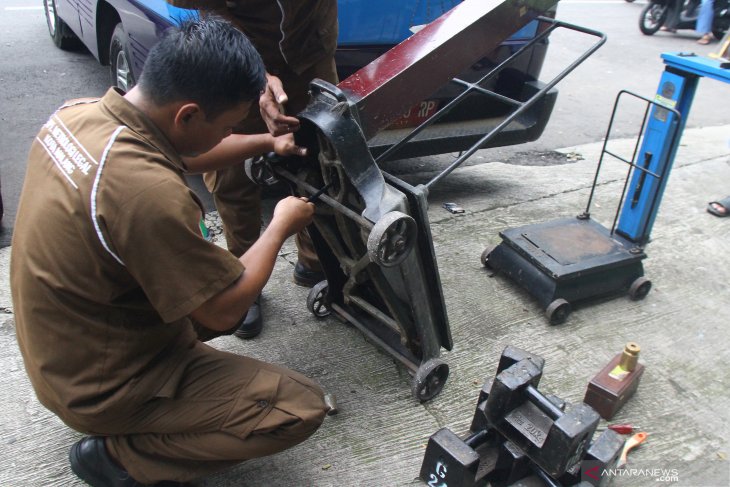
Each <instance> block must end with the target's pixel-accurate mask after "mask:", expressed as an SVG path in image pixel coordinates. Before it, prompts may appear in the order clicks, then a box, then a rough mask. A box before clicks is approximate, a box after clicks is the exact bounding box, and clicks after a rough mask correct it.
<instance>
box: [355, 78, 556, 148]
mask: <svg viewBox="0 0 730 487" xmlns="http://www.w3.org/2000/svg"><path fill="white" fill-rule="evenodd" d="M544 86H545V85H544V84H543V83H542V82H540V81H533V82H528V83H525V84H524V85H523V89H522V93H521V94H520V100H527V99H529V98H530V97H531V96H532V95H533V94H534V93H536V92H537V91H539V90H540V89H541V88H543V87H544ZM557 96H558V90H557V89H555V88H553V89H551V90H550V91H548V92H547V93H546V94H545V96H543V97H542V98H541V99H540V100H538V101H537V102H536V103H535V104H534V105H532V106H531V107H530V108H529V109H528V110H527V111H525V113H523V114H522V115H521V116H520V117H518V118H517V119H515V120H514V121H513V122H512V123H511V124H509V125H508V126H507V127H505V128H503V129H502V130H501V131H500V132H499V133H497V134H495V135H494V136H493V137H492V138H491V139H489V140H488V141H487V142H486V143H485V144H484V146H483V147H481V148H482V149H486V148H489V147H502V146H507V145H516V144H522V143H525V142H531V141H534V140H537V139H538V138H539V137H540V135H542V132H543V131H544V130H545V126H546V125H547V122H548V120H549V119H550V114H551V113H552V111H553V107H554V106H555V101H556V100H557ZM508 115H509V113H507V114H506V115H504V116H497V117H490V118H482V119H476V120H466V121H454V122H446V123H435V124H433V125H432V126H430V127H428V128H426V129H424V130H423V131H422V132H421V133H419V134H418V135H417V136H416V137H415V138H414V139H413V140H411V141H410V142H408V144H406V145H405V146H403V147H402V148H401V149H399V150H398V151H397V152H396V153H394V154H393V155H392V157H389V159H390V160H393V159H405V158H410V157H423V156H430V155H436V154H445V153H449V152H461V151H465V150H468V149H469V148H471V147H472V146H474V145H475V144H477V143H478V142H479V141H480V140H481V139H482V138H483V137H484V136H485V135H486V134H488V133H489V132H490V131H491V130H492V129H494V128H495V127H497V126H498V125H499V124H500V123H502V121H503V120H504V119H505V118H506V117H507V116H508ZM412 130H413V129H412V128H404V129H390V130H384V131H382V132H380V133H379V134H377V135H376V136H375V137H373V138H372V139H370V140H369V141H368V146H369V147H370V150H371V152H372V153H373V155H375V156H376V157H377V156H378V155H379V154H381V153H383V152H384V151H385V150H387V149H388V148H389V147H390V146H392V145H394V144H396V143H397V142H399V141H401V140H402V139H403V138H405V137H406V136H407V135H408V134H409V133H410V132H411V131H412Z"/></svg>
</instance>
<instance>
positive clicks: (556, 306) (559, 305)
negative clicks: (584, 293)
mask: <svg viewBox="0 0 730 487" xmlns="http://www.w3.org/2000/svg"><path fill="white" fill-rule="evenodd" d="M570 311H571V309H570V303H569V302H567V301H566V300H564V299H562V298H560V299H556V300H555V301H553V302H552V303H550V306H548V307H547V309H546V310H545V315H547V317H548V320H549V321H550V324H551V325H562V324H563V323H565V321H566V320H567V319H568V315H570Z"/></svg>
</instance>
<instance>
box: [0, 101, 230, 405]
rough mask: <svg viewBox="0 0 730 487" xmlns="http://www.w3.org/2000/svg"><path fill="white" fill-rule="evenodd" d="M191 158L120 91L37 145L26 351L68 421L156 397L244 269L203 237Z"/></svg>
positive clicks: (22, 307) (47, 129)
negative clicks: (217, 299)
mask: <svg viewBox="0 0 730 487" xmlns="http://www.w3.org/2000/svg"><path fill="white" fill-rule="evenodd" d="M183 171H184V166H183V162H182V160H181V159H180V157H179V155H178V154H177V153H176V152H175V150H174V149H173V147H172V146H171V145H170V143H169V141H168V140H167V139H166V138H165V136H164V135H163V134H162V133H161V132H160V131H159V130H158V129H157V128H156V127H155V125H154V124H153V123H152V122H151V121H150V120H149V119H148V118H147V117H146V116H145V115H144V114H142V113H141V112H140V111H138V110H137V109H136V108H135V107H134V106H133V105H131V104H130V103H129V102H127V101H126V100H125V99H124V98H123V97H122V96H121V95H120V94H119V93H118V92H116V91H114V90H109V91H108V92H107V94H106V95H105V96H104V97H103V98H102V99H100V100H79V101H76V102H71V103H68V104H67V105H64V106H63V107H61V108H60V109H59V110H58V111H57V112H56V113H54V114H53V115H52V116H51V118H50V119H49V120H48V122H46V124H45V125H44V126H43V128H42V129H41V131H40V133H39V134H38V136H37V137H36V139H35V141H34V142H33V145H32V147H31V150H30V155H29V158H28V167H27V173H26V177H25V183H24V188H23V192H22V195H21V200H20V205H19V208H18V214H17V219H16V225H15V229H14V235H13V247H12V255H11V268H10V279H11V286H12V292H13V304H14V312H15V321H16V327H17V336H18V343H19V345H20V349H21V352H22V355H23V359H24V362H25V366H26V369H27V371H28V374H29V376H30V380H31V382H32V384H33V387H34V388H35V391H36V394H37V395H38V398H39V400H40V401H41V402H42V403H43V404H44V405H45V406H46V407H48V408H49V409H51V410H52V411H54V412H56V413H57V414H58V415H59V416H60V417H61V418H64V417H66V418H68V417H69V415H71V416H70V417H73V415H81V416H83V415H87V414H99V413H101V412H103V411H105V410H110V408H112V410H113V408H114V407H124V404H126V403H128V402H129V401H135V400H139V401H142V400H145V399H148V398H149V397H150V396H151V395H153V394H155V393H156V392H157V391H158V389H159V388H160V385H161V384H163V383H164V381H165V380H166V379H167V378H168V377H169V376H170V375H171V374H172V373H173V371H174V369H175V367H176V365H177V364H178V363H179V361H180V360H181V358H182V357H183V356H184V354H185V352H186V350H187V349H188V348H189V347H190V346H192V344H193V343H194V342H195V340H196V334H195V332H194V330H193V326H192V322H191V320H190V318H189V317H188V315H189V314H190V312H191V311H193V310H195V309H197V308H198V307H199V306H200V305H201V304H203V303H204V302H205V301H207V300H208V299H209V298H211V297H212V296H214V295H216V294H217V293H219V292H220V291H221V290H223V289H224V288H226V287H227V286H229V285H230V284H231V283H233V282H234V281H235V280H236V279H237V278H238V277H239V276H240V275H241V273H242V271H243V266H242V265H241V263H240V262H239V261H238V259H236V258H235V257H233V256H232V255H231V254H230V253H229V252H227V251H226V250H224V249H222V248H219V247H217V246H216V245H214V244H212V243H210V242H208V241H206V240H205V239H204V238H203V236H202V235H201V231H200V226H199V223H200V219H201V216H202V206H201V204H200V201H199V200H198V199H197V197H196V196H195V194H194V193H193V192H192V190H190V189H189V188H188V187H187V185H186V184H185V180H184V178H183Z"/></svg>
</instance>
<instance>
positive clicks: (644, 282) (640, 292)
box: [629, 276, 651, 301]
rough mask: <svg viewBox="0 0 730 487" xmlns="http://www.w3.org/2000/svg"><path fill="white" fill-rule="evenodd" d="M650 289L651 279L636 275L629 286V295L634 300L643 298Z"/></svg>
mask: <svg viewBox="0 0 730 487" xmlns="http://www.w3.org/2000/svg"><path fill="white" fill-rule="evenodd" d="M649 291H651V281H650V280H649V279H647V278H646V277H644V276H641V277H637V278H636V279H635V280H634V282H632V283H631V287H630V288H629V297H630V298H631V299H633V300H634V301H639V300H640V299H644V298H645V297H646V295H647V294H649Z"/></svg>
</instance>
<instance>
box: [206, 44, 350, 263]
mask: <svg viewBox="0 0 730 487" xmlns="http://www.w3.org/2000/svg"><path fill="white" fill-rule="evenodd" d="M269 57H271V56H269ZM264 63H265V64H266V67H267V69H268V70H269V72H270V73H271V74H273V75H275V76H277V77H279V78H280V79H281V81H282V83H283V85H284V90H285V91H286V94H287V96H288V97H289V101H288V102H287V103H286V106H285V108H286V111H287V113H289V114H294V115H296V114H297V113H299V112H300V111H301V110H302V109H304V107H306V105H307V102H308V101H309V94H308V90H309V82H310V81H311V80H312V79H314V78H320V79H323V80H325V81H329V82H330V83H336V82H337V71H336V68H335V62H334V59H333V58H331V57H325V59H323V60H321V61H319V62H317V63H315V64H314V65H313V66H312V67H310V68H308V69H307V70H305V71H303V72H302V73H301V74H297V73H295V72H294V71H293V70H292V69H291V68H289V67H288V65H287V64H286V63H285V62H283V60H282V59H281V58H280V57H279V59H267V58H266V57H264ZM237 131H240V132H241V133H261V132H266V131H267V128H266V124H265V123H264V121H263V120H262V119H261V114H260V112H259V110H257V109H256V107H253V108H252V109H251V111H250V113H249V117H248V118H247V119H246V120H245V121H244V122H243V124H242V125H241V126H240V128H238V129H237ZM204 180H205V184H206V186H207V187H208V190H209V191H211V192H212V193H213V200H214V201H215V205H216V208H217V209H218V213H219V214H220V216H221V220H222V221H223V228H224V232H225V237H226V245H227V246H228V250H230V251H231V252H232V253H233V255H236V256H240V255H243V254H244V253H245V252H246V251H247V250H248V249H249V248H250V247H251V246H252V245H253V243H254V242H255V241H256V239H258V237H259V234H260V231H261V218H262V212H261V188H260V187H259V186H257V185H256V184H254V183H253V182H252V181H251V180H250V179H248V177H247V176H246V173H245V172H244V169H243V163H241V164H240V165H236V166H233V167H229V168H226V169H222V170H219V171H216V172H214V173H206V174H205V175H204ZM296 243H297V248H298V251H299V257H298V258H299V261H300V262H301V263H302V265H304V266H305V267H307V268H308V269H311V270H321V265H320V263H319V260H318V258H317V254H316V253H315V251H314V247H313V245H312V241H311V239H310V238H309V235H308V234H307V232H306V230H305V231H303V232H300V233H298V234H297V236H296Z"/></svg>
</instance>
